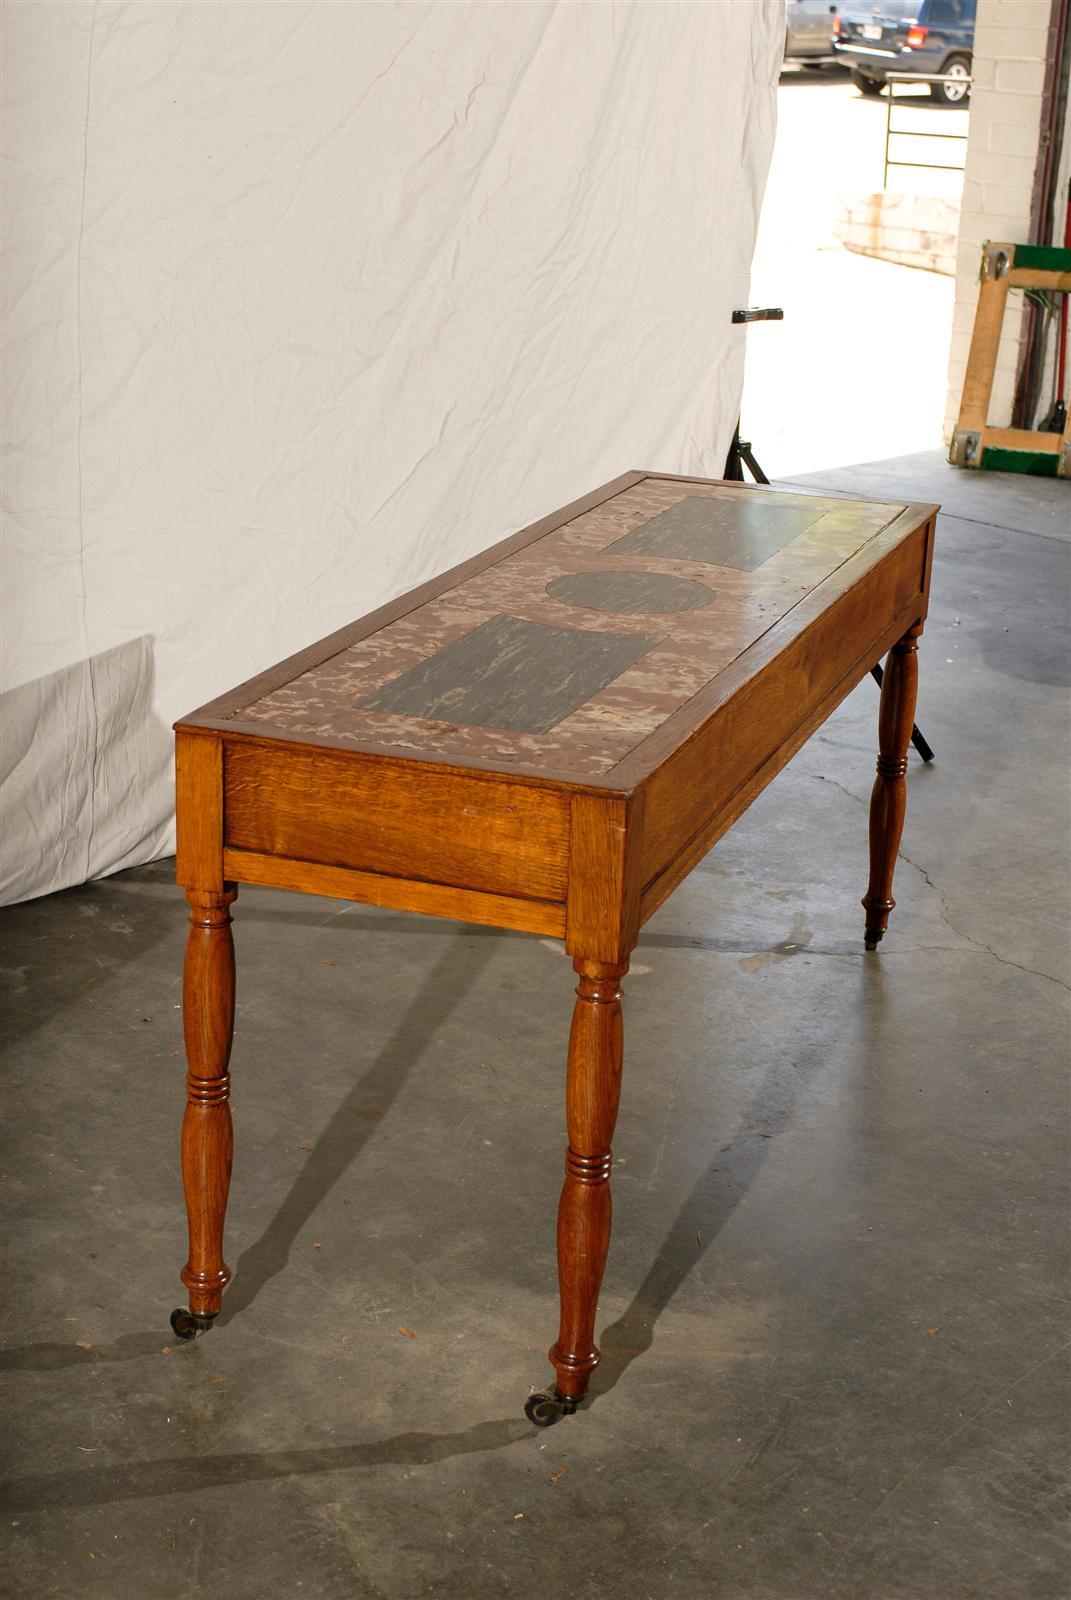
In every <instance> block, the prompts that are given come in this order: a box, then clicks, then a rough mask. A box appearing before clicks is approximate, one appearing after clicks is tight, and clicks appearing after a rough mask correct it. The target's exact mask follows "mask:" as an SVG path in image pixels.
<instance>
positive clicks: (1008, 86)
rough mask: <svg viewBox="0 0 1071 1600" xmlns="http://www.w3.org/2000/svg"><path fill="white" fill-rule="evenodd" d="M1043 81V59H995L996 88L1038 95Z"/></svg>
mask: <svg viewBox="0 0 1071 1600" xmlns="http://www.w3.org/2000/svg"><path fill="white" fill-rule="evenodd" d="M1044 82H1045V63H1044V61H1001V60H999V59H998V61H997V89H998V90H1008V91H1009V92H1010V93H1011V94H1024V95H1035V94H1036V95H1040V94H1041V91H1042V87H1043V85H1044Z"/></svg>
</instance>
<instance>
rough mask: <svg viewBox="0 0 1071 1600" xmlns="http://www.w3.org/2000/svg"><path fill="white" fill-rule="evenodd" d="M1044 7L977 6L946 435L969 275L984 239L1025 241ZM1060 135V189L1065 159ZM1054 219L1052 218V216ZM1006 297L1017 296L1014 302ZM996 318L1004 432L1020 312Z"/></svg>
mask: <svg viewBox="0 0 1071 1600" xmlns="http://www.w3.org/2000/svg"><path fill="white" fill-rule="evenodd" d="M1050 12H1051V0H979V3H978V21H977V26H976V31H975V43H974V86H973V89H972V91H971V131H970V141H969V143H968V146H967V162H966V168H965V171H964V180H963V205H962V210H961V213H960V233H959V250H958V254H957V261H956V304H955V312H954V315H953V321H952V343H951V349H950V356H949V369H948V411H947V415H946V419H945V429H946V438H950V437H951V433H952V429H953V427H954V426H955V421H956V415H957V413H958V411H959V401H960V393H961V391H962V388H963V378H964V374H965V372H966V369H967V352H968V350H969V348H970V342H971V329H972V327H973V325H974V308H975V303H976V301H977V298H978V268H979V265H980V262H981V252H982V245H983V243H984V242H985V241H986V240H987V239H991V240H994V241H998V240H1001V241H1010V242H1011V243H1013V244H1015V243H1020V242H1021V241H1023V240H1026V239H1028V238H1029V233H1030V201H1031V196H1032V194H1033V187H1034V169H1035V166H1036V164H1037V154H1038V138H1039V130H1040V123H1041V100H1042V92H1043V89H1044V82H1045V53H1046V48H1047V45H1048V36H1049V17H1050ZM1069 147H1071V137H1065V141H1064V153H1063V154H1064V159H1063V161H1062V163H1061V165H1062V167H1063V169H1064V183H1063V190H1062V191H1058V192H1066V172H1067V163H1068V159H1069V158H1071V148H1069ZM1059 214H1060V215H1061V216H1062V211H1060V212H1059ZM1014 299H1016V300H1018V299H1021V297H1020V296H1015V297H1014ZM1011 304H1012V302H1009V313H1008V314H1007V315H1006V316H1005V319H1004V336H1003V338H1002V340H1001V346H1000V356H999V359H998V362H997V373H996V383H995V385H994V389H993V400H992V403H991V405H990V411H989V421H990V422H992V423H995V424H997V425H998V426H1006V425H1007V424H1008V422H1009V421H1010V417H1011V405H1012V397H1013V394H1014V390H1015V372H1016V366H1017V362H1018V352H1019V327H1020V322H1021V313H1020V314H1019V315H1015V314H1013V313H1012V311H1011Z"/></svg>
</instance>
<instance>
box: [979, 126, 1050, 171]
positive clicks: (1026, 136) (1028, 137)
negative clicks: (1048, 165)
mask: <svg viewBox="0 0 1071 1600" xmlns="http://www.w3.org/2000/svg"><path fill="white" fill-rule="evenodd" d="M985 142H986V150H987V152H990V153H992V154H994V155H1006V156H1025V157H1027V158H1028V159H1029V161H1030V164H1031V167H1033V165H1034V163H1035V162H1036V161H1037V153H1038V130H1037V128H1035V127H1031V126H1030V125H1029V124H1025V123H1021V122H991V123H990V124H989V126H988V128H987V129H986V132H985Z"/></svg>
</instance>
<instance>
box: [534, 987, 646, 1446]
mask: <svg viewBox="0 0 1071 1600" xmlns="http://www.w3.org/2000/svg"><path fill="white" fill-rule="evenodd" d="M573 965H574V967H575V968H576V971H577V973H578V974H579V976H580V982H579V984H578V986H577V991H576V993H577V1001H576V1007H575V1009H574V1011H573V1025H572V1029H571V1031H570V1034H569V1069H568V1078H567V1082H566V1096H565V1109H566V1126H567V1129H568V1135H569V1143H568V1146H567V1148H566V1152H565V1184H564V1186H563V1188H562V1195H561V1200H560V1202H559V1205H558V1286H559V1290H560V1294H561V1322H560V1324H559V1328H558V1339H557V1343H556V1344H554V1345H553V1346H552V1348H551V1350H550V1359H551V1362H552V1364H553V1366H554V1369H555V1371H556V1373H557V1375H558V1381H557V1386H556V1394H555V1395H552V1396H550V1397H548V1396H545V1395H533V1396H532V1398H531V1400H530V1402H529V1406H528V1407H527V1408H526V1409H527V1410H528V1415H529V1416H530V1417H531V1419H532V1421H534V1422H540V1423H542V1422H546V1421H554V1420H556V1417H557V1416H558V1415H560V1414H561V1413H562V1411H566V1412H568V1411H574V1410H575V1409H576V1403H577V1401H578V1400H580V1399H581V1398H582V1397H583V1395H584V1393H585V1392H586V1390H587V1386H588V1381H589V1380H590V1378H591V1374H592V1373H593V1372H594V1370H595V1368H596V1366H597V1365H598V1361H599V1352H598V1350H597V1349H596V1348H595V1311H596V1307H597V1305H598V1300H599V1289H600V1287H601V1285H602V1273H603V1267H604V1266H605V1265H606V1252H607V1249H608V1248H609V1244H610V1168H611V1165H612V1160H613V1158H612V1155H611V1151H610V1140H611V1139H612V1138H613V1132H614V1124H615V1122H616V1121H617V1106H618V1101H619V1099H620V1095H621V1046H622V1035H621V988H620V981H619V980H620V979H621V978H622V977H623V976H624V974H625V972H626V971H627V970H628V967H627V964H626V965H621V966H610V965H607V964H605V963H602V962H597V961H580V960H577V961H574V963H573ZM548 1405H549V1407H550V1410H549V1412H548V1410H547V1406H548Z"/></svg>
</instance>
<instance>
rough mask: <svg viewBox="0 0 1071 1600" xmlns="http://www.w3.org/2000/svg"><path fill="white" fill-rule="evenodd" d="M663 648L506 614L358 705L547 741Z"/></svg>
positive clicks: (650, 641)
mask: <svg viewBox="0 0 1071 1600" xmlns="http://www.w3.org/2000/svg"><path fill="white" fill-rule="evenodd" d="M661 642H662V641H661V639H658V638H651V637H649V636H648V635H646V634H642V633H594V632H588V631H586V630H584V629H582V628H551V627H548V626H547V624H546V623H542V622H525V621H524V620H523V619H522V618H520V617H510V616H507V615H505V613H500V614H499V615H498V616H496V617H491V618H489V619H488V621H486V622H483V623H481V624H480V626H479V627H478V628H473V630H472V632H471V633H466V634H465V635H464V636H463V637H462V638H460V639H455V640H454V641H453V643H452V644H448V645H445V646H444V647H443V648H442V649H441V650H437V651H436V652H435V654H434V655H432V656H429V657H428V658H427V660H426V661H421V662H420V663H419V664H418V665H417V666H415V667H411V668H410V669H409V671H408V672H403V673H402V674H401V676H400V677H398V678H393V679H391V681H390V682H389V683H385V684H384V685H383V687H382V688H381V689H377V690H376V692H375V693H374V694H372V695H369V696H368V698H367V699H365V700H360V701H358V702H357V703H358V706H359V707H360V709H361V710H363V711H382V712H388V713H390V714H391V715H393V716H402V717H423V718H426V719H428V720H429V721H432V722H449V723H452V724H455V725H456V726H460V727H476V728H504V729H509V730H510V731H511V732H514V733H546V732H548V731H549V729H551V728H553V727H554V725H555V724H556V723H558V722H560V721H561V720H562V718H563V717H567V716H569V715H570V713H571V712H573V711H576V710H577V709H578V707H580V706H582V705H584V703H585V702H586V701H588V700H590V699H591V697H592V696H593V695H596V694H598V693H599V691H600V689H605V688H606V685H607V684H608V683H612V682H613V680H614V679H615V678H616V677H619V676H620V674H621V673H622V672H624V671H625V670H626V668H628V667H631V666H632V664H633V662H635V661H638V660H639V659H640V657H641V656H643V655H646V654H647V652H648V650H653V649H654V647H655V646H656V645H658V644H660V643H661Z"/></svg>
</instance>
